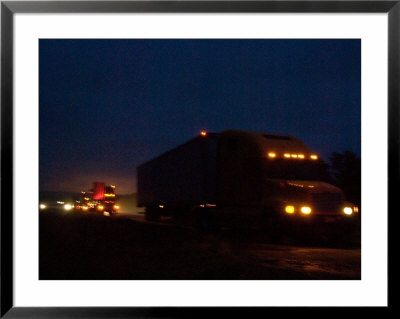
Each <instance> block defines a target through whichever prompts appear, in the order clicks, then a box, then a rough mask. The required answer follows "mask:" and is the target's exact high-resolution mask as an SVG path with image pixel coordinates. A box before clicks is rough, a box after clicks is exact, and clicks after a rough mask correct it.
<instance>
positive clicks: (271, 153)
mask: <svg viewBox="0 0 400 319" xmlns="http://www.w3.org/2000/svg"><path fill="white" fill-rule="evenodd" d="M268 157H271V158H274V157H276V153H274V152H270V153H268Z"/></svg>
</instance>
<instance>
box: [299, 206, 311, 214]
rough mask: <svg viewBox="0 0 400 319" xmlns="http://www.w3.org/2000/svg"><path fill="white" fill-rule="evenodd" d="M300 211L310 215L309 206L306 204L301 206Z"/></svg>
mask: <svg viewBox="0 0 400 319" xmlns="http://www.w3.org/2000/svg"><path fill="white" fill-rule="evenodd" d="M300 211H301V212H302V214H304V215H310V214H311V208H310V207H308V206H303V207H302V208H301V209H300Z"/></svg>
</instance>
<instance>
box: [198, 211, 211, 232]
mask: <svg viewBox="0 0 400 319" xmlns="http://www.w3.org/2000/svg"><path fill="white" fill-rule="evenodd" d="M208 213H209V212H208V209H205V208H196V209H195V216H196V228H197V229H198V230H200V231H204V232H207V231H208V230H209V227H210V218H209V214H208Z"/></svg>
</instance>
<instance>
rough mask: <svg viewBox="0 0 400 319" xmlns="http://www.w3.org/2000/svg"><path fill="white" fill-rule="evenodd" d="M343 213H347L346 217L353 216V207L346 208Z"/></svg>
mask: <svg viewBox="0 0 400 319" xmlns="http://www.w3.org/2000/svg"><path fill="white" fill-rule="evenodd" d="M343 213H345V214H346V215H351V214H353V210H352V209H351V207H345V208H343Z"/></svg>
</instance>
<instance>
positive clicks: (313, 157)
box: [310, 154, 318, 160]
mask: <svg viewBox="0 0 400 319" xmlns="http://www.w3.org/2000/svg"><path fill="white" fill-rule="evenodd" d="M310 158H311V159H312V160H317V159H318V156H317V155H315V154H313V155H310Z"/></svg>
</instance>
